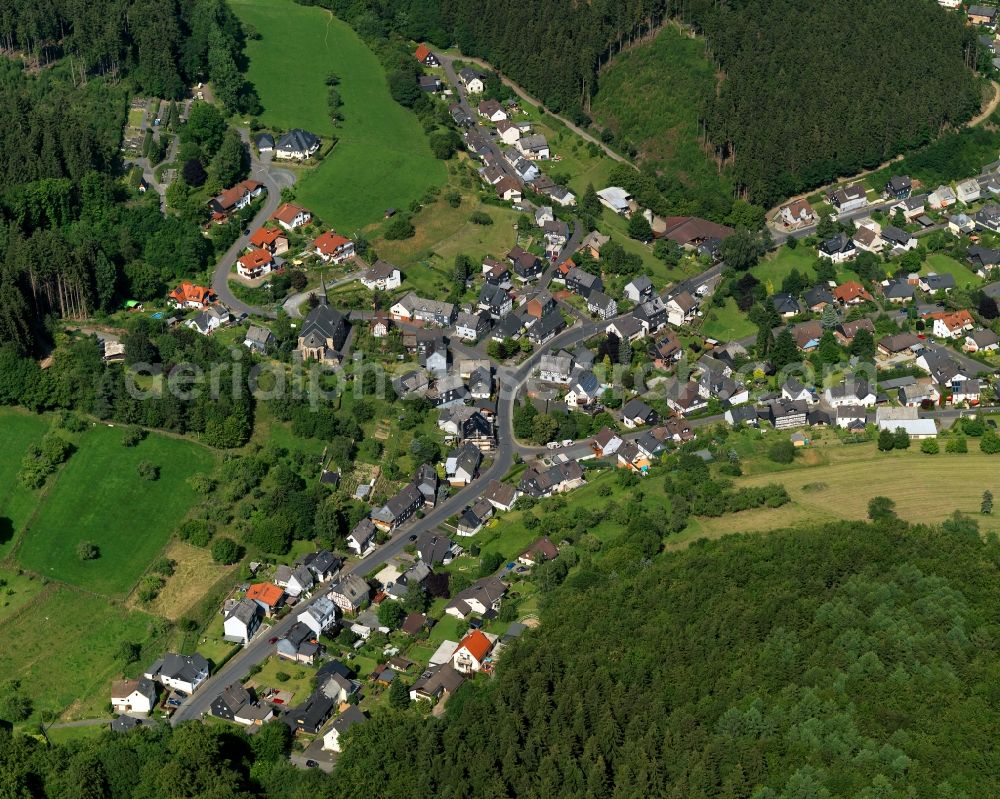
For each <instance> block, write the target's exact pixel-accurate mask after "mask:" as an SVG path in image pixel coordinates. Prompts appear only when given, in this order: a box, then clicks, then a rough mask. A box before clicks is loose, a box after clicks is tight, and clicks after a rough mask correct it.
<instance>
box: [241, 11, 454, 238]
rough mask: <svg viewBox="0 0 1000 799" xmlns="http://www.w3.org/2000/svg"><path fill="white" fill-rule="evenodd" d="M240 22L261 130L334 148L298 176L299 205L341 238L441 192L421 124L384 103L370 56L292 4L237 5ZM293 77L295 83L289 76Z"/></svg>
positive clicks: (347, 35)
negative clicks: (331, 98)
mask: <svg viewBox="0 0 1000 799" xmlns="http://www.w3.org/2000/svg"><path fill="white" fill-rule="evenodd" d="M233 8H234V10H235V11H236V14H237V15H238V16H239V18H240V19H241V20H242V21H243V22H245V23H249V24H251V25H253V26H254V28H256V30H257V31H259V33H260V38H259V39H256V40H250V41H248V42H247V52H248V56H249V60H250V68H249V72H248V78H249V80H250V81H251V83H253V84H254V85H255V86H256V88H257V91H258V93H259V95H260V98H261V103H262V105H263V106H264V112H263V114H261V116H260V121H261V123H262V124H263V125H265V126H267V127H269V128H271V129H273V130H275V131H277V132H283V131H285V130H288V129H290V128H294V127H301V128H305V129H306V130H309V131H311V132H313V133H315V134H317V135H318V136H320V137H321V138H322V139H325V140H326V141H327V142H329V140H330V137H331V135H335V136H336V137H337V139H338V141H337V144H336V146H335V147H334V148H333V150H332V151H331V152H330V153H329V154H327V156H326V157H325V158H324V159H323V161H321V162H320V164H319V165H318V166H316V167H315V168H314V169H311V170H309V171H306V172H304V173H302V174H300V177H299V182H298V184H297V185H296V188H295V193H296V197H297V199H298V200H299V201H300V202H301V203H302V204H303V205H305V206H307V207H308V208H310V209H311V210H312V211H313V212H314V213H316V214H317V215H318V216H319V217H320V218H321V219H322V220H323V221H324V222H325V223H326V224H328V225H329V226H331V227H333V228H335V229H337V230H339V231H340V232H342V233H344V234H345V235H353V234H354V233H355V232H356V231H357V230H358V229H360V228H361V227H363V226H365V225H367V224H369V223H371V222H374V221H376V220H377V219H381V218H382V215H383V212H384V211H385V209H387V208H389V207H396V208H405V207H408V206H409V204H410V202H411V201H412V200H415V199H418V198H420V197H422V196H423V194H424V193H425V192H426V191H427V189H428V188H430V187H432V186H440V185H441V184H442V183H443V182H444V178H445V167H444V163H443V162H441V161H438V160H436V159H435V158H434V156H433V155H432V154H431V151H430V146H429V145H428V143H427V137H426V136H425V135H424V133H423V130H422V129H421V126H420V123H419V122H418V121H417V118H416V117H415V116H414V115H413V114H411V113H410V112H409V111H407V110H406V109H404V108H403V107H402V106H400V105H399V104H397V103H396V102H395V101H394V100H393V99H392V97H391V96H390V95H389V89H388V86H387V84H386V79H385V72H384V70H383V69H382V66H381V64H380V63H379V61H378V59H377V58H376V56H375V54H374V53H373V52H372V51H371V50H370V49H369V48H368V47H367V46H366V45H365V44H364V42H362V41H361V39H360V38H359V37H358V35H357V34H356V33H355V32H354V31H353V30H351V28H350V27H349V26H348V25H346V24H345V23H344V22H342V21H341V20H339V19H336V18H335V17H332V16H331V15H330V14H329V13H328V12H327V11H324V10H322V9H320V8H316V7H307V6H303V5H299V4H297V3H294V2H292V0H233ZM330 73H335V74H336V75H337V76H338V77H339V78H340V83H339V85H338V86H337V91H338V92H339V93H340V96H341V99H342V101H343V106H342V113H343V116H344V119H343V121H342V122H340V123H339V124H338V125H337V126H336V127H334V125H333V123H332V121H331V119H330V115H329V107H328V103H327V90H328V87H327V86H326V83H325V81H326V78H327V76H328V75H329V74H330ZM292 74H294V75H295V76H296V77H295V79H294V80H290V79H289V75H292Z"/></svg>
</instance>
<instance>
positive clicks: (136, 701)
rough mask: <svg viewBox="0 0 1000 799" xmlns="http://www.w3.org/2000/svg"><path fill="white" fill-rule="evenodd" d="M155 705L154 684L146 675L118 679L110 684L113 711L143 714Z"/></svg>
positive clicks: (151, 709)
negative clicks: (134, 678)
mask: <svg viewBox="0 0 1000 799" xmlns="http://www.w3.org/2000/svg"><path fill="white" fill-rule="evenodd" d="M154 707H156V684H155V683H154V682H153V681H152V680H151V679H149V678H147V677H140V678H139V679H137V680H119V681H118V682H115V683H113V684H112V686H111V708H112V710H114V712H115V713H124V714H125V715H136V716H144V715H146V714H148V713H151V712H152V711H153V708H154Z"/></svg>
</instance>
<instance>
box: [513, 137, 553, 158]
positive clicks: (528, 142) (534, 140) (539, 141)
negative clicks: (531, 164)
mask: <svg viewBox="0 0 1000 799" xmlns="http://www.w3.org/2000/svg"><path fill="white" fill-rule="evenodd" d="M515 146H516V147H517V149H518V150H520V151H521V154H522V155H523V156H524V157H525V158H527V159H529V160H530V161H547V160H548V158H549V143H548V141H546V139H545V137H544V136H543V135H542V134H540V133H534V134H531V135H529V136H521V137H520V138H519V139H518V140H517V143H516V144H515Z"/></svg>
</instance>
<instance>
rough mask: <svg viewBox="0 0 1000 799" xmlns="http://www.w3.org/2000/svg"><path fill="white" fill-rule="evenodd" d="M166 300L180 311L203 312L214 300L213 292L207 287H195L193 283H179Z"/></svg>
mask: <svg viewBox="0 0 1000 799" xmlns="http://www.w3.org/2000/svg"><path fill="white" fill-rule="evenodd" d="M167 299H169V300H170V302H172V303H173V304H174V305H175V306H177V307H178V308H181V309H186V308H194V309H197V310H199V311H204V310H205V309H206V308H208V307H209V306H211V305H212V304H213V303H214V302H215V300H216V296H215V292H214V291H212V289H211V288H209V287H208V286H196V285H195V284H194V283H181V284H180V285H179V286H178V287H177V288H175V289H174V290H173V291H171V292H170V294H169V296H168V297H167Z"/></svg>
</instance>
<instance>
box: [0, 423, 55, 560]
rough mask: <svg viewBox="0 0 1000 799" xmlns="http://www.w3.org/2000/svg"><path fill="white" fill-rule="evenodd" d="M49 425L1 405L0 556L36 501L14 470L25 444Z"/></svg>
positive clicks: (7, 549) (36, 439) (16, 470)
mask: <svg viewBox="0 0 1000 799" xmlns="http://www.w3.org/2000/svg"><path fill="white" fill-rule="evenodd" d="M48 429H49V422H48V420H47V419H45V418H44V417H41V416H35V415H34V414H30V413H27V412H24V411H20V410H15V409H13V408H3V409H0V430H3V446H2V447H0V558H3V557H5V556H6V554H7V553H8V552H9V551H10V548H11V546H12V544H13V541H14V534H15V532H16V531H17V530H20V529H21V527H22V526H23V525H24V523H25V521H27V519H28V516H30V515H31V511H32V509H33V508H34V506H35V502H36V501H37V498H36V492H34V491H28V490H27V489H24V488H21V486H20V485H19V484H18V482H17V473H18V471H20V469H21V460H22V459H23V458H24V455H25V453H26V452H27V451H28V447H29V446H30V445H31V444H35V443H38V442H40V441H41V440H42V436H44V435H45V431H46V430H48Z"/></svg>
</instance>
